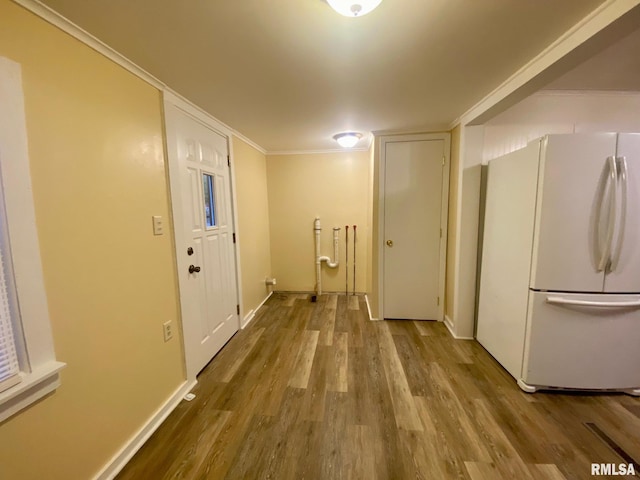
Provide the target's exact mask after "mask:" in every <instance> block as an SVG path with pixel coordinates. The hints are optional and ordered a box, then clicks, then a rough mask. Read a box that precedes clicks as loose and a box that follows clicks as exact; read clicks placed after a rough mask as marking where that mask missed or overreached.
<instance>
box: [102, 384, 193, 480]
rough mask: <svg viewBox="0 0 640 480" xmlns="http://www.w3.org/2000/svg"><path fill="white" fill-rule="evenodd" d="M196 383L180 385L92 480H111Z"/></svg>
mask: <svg viewBox="0 0 640 480" xmlns="http://www.w3.org/2000/svg"><path fill="white" fill-rule="evenodd" d="M196 383H198V381H197V380H191V381H185V382H184V383H183V384H182V385H180V387H178V389H177V390H176V391H175V392H174V393H173V395H171V397H169V399H168V400H167V401H166V402H165V403H164V404H163V405H162V406H161V407H160V408H159V409H158V410H156V412H155V413H154V414H153V415H152V416H151V418H149V420H148V421H147V423H145V424H144V425H143V426H142V428H141V429H140V430H138V431H137V432H136V433H135V434H134V435H133V436H132V437H131V438H130V439H129V441H128V442H127V443H126V444H125V445H124V446H123V447H122V448H121V449H120V451H119V452H118V453H116V454H115V456H114V457H113V458H112V459H111V460H109V461H108V462H107V464H106V465H105V466H104V467H102V469H101V470H100V471H99V472H98V474H97V475H96V476H95V477H94V480H113V479H114V478H115V476H116V475H118V473H120V471H121V470H122V469H123V468H124V466H125V465H126V464H127V463H128V462H129V460H131V458H132V457H133V456H134V455H135V454H136V452H137V451H138V450H140V448H141V447H142V446H143V445H144V443H145V442H146V441H147V440H148V439H149V437H150V436H151V435H152V434H153V432H155V431H156V430H157V429H158V427H159V426H160V425H162V422H164V421H165V419H166V418H167V417H168V416H169V414H170V413H171V412H172V411H173V410H174V409H175V408H176V407H177V406H178V404H179V403H180V402H181V401H182V399H183V397H184V396H185V395H186V394H187V393H189V392H190V391H191V390H192V389H193V387H194V386H195V384H196Z"/></svg>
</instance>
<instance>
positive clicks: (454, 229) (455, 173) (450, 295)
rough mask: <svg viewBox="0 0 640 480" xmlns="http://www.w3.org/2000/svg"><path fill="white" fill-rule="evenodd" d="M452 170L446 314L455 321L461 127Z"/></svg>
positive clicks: (453, 141) (454, 140)
mask: <svg viewBox="0 0 640 480" xmlns="http://www.w3.org/2000/svg"><path fill="white" fill-rule="evenodd" d="M450 168H451V170H450V173H449V218H448V226H447V235H448V236H447V273H446V276H447V277H446V284H445V294H444V297H445V304H444V314H445V315H446V316H447V317H449V319H451V320H454V318H453V315H454V311H453V309H454V303H455V285H454V282H455V262H456V242H457V241H458V225H457V223H456V219H457V218H458V185H459V182H460V179H459V178H458V177H459V176H460V125H458V126H457V127H456V128H454V129H453V130H452V131H451V167H450Z"/></svg>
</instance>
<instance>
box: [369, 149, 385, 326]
mask: <svg viewBox="0 0 640 480" xmlns="http://www.w3.org/2000/svg"><path fill="white" fill-rule="evenodd" d="M370 162H371V290H370V291H369V293H368V295H367V296H368V297H369V308H370V309H371V318H375V319H379V318H380V317H381V316H382V315H381V314H380V312H379V311H378V310H379V309H378V307H379V301H380V289H379V288H378V287H379V281H380V278H379V275H380V265H379V261H378V260H379V257H378V251H379V250H380V241H381V239H380V238H379V235H378V230H379V228H380V222H379V215H380V168H379V166H380V137H375V138H374V141H373V144H372V151H371V160H370Z"/></svg>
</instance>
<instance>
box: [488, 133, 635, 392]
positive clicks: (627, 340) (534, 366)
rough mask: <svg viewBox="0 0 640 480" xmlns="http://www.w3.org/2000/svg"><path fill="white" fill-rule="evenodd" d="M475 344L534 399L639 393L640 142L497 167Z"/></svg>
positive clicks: (491, 171) (609, 142)
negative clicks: (571, 392) (543, 394)
mask: <svg viewBox="0 0 640 480" xmlns="http://www.w3.org/2000/svg"><path fill="white" fill-rule="evenodd" d="M476 337H477V339H478V341H479V342H480V343H481V344H482V345H483V346H484V347H485V348H486V349H487V351H489V353H491V354H492V355H493V356H494V357H495V359H496V360H498V362H500V363H501V364H502V365H503V366H504V368H505V369H506V370H507V371H508V372H509V373H510V374H511V375H512V376H513V377H514V378H515V379H516V380H517V382H518V385H519V386H520V388H522V389H523V390H525V391H527V392H535V391H536V390H539V389H555V388H559V389H580V390H616V391H624V392H626V393H629V394H631V395H640V134H616V133H598V134H569V135H548V136H546V137H543V138H541V139H539V140H535V141H532V142H530V143H529V145H528V146H527V147H525V148H523V149H521V150H518V151H515V152H513V153H510V154H508V155H505V156H503V157H500V158H497V159H495V160H492V161H490V162H489V168H488V177H487V194H486V204H485V223H484V236H483V248H482V263H481V275H480V291H479V304H478V324H477V334H476Z"/></svg>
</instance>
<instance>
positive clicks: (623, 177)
mask: <svg viewBox="0 0 640 480" xmlns="http://www.w3.org/2000/svg"><path fill="white" fill-rule="evenodd" d="M616 163H617V165H618V179H619V181H620V185H621V198H620V217H619V218H620V221H619V222H616V223H617V224H618V225H620V226H619V227H618V238H617V240H616V247H615V249H614V251H613V256H612V257H611V263H610V264H609V271H610V272H613V271H615V269H616V268H617V266H618V262H619V261H620V255H621V254H622V242H623V241H624V229H625V225H626V223H627V191H628V186H627V184H628V179H627V177H628V175H627V157H616Z"/></svg>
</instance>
